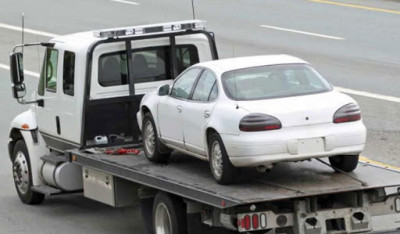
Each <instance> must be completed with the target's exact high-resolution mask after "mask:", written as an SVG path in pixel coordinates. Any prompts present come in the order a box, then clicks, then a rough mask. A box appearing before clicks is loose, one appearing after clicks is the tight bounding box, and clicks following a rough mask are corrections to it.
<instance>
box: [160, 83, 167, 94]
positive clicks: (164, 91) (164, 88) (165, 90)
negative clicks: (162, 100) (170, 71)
mask: <svg viewBox="0 0 400 234" xmlns="http://www.w3.org/2000/svg"><path fill="white" fill-rule="evenodd" d="M168 94H169V85H168V84H166V85H163V86H161V87H159V88H158V96H166V95H168Z"/></svg>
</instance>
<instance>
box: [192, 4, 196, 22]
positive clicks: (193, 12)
mask: <svg viewBox="0 0 400 234" xmlns="http://www.w3.org/2000/svg"><path fill="white" fill-rule="evenodd" d="M192 15H193V19H196V13H195V10H194V0H192Z"/></svg>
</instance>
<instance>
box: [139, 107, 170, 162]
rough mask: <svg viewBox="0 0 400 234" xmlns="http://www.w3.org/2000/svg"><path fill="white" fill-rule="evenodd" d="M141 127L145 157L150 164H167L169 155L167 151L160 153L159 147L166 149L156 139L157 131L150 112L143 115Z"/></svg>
mask: <svg viewBox="0 0 400 234" xmlns="http://www.w3.org/2000/svg"><path fill="white" fill-rule="evenodd" d="M142 126H143V129H142V139H143V149H144V153H145V155H146V157H147V158H148V159H149V160H150V161H152V162H156V163H167V162H168V160H169V158H170V155H171V153H170V152H168V151H169V150H164V151H163V152H161V151H160V148H161V147H162V148H163V149H167V147H166V146H165V145H163V143H162V142H161V141H160V140H159V139H158V134H157V129H156V126H155V124H154V120H153V116H152V115H151V113H150V112H148V113H146V114H145V115H144V118H143V124H142ZM165 151H167V152H165Z"/></svg>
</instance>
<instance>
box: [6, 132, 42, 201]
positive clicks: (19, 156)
mask: <svg viewBox="0 0 400 234" xmlns="http://www.w3.org/2000/svg"><path fill="white" fill-rule="evenodd" d="M12 169H13V175H14V183H15V188H16V189H17V193H18V196H19V198H20V200H21V201H22V202H23V203H25V204H30V205H34V204H40V203H42V202H43V200H44V194H41V193H37V192H34V191H32V185H33V184H32V173H31V171H32V169H31V163H30V160H29V153H28V148H27V147H26V144H25V142H24V140H18V141H17V143H16V144H15V147H14V152H13V168H12Z"/></svg>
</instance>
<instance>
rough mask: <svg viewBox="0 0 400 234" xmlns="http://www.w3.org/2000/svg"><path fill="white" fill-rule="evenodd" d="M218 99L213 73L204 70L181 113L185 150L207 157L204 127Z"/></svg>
mask: <svg viewBox="0 0 400 234" xmlns="http://www.w3.org/2000/svg"><path fill="white" fill-rule="evenodd" d="M217 98H218V84H217V82H216V77H215V75H214V73H213V72H212V71H210V70H208V69H205V70H204V71H203V73H202V74H201V76H200V78H199V79H198V81H197V83H196V86H195V89H194V91H193V94H192V96H191V98H190V100H189V101H188V102H187V104H186V106H185V112H184V113H183V133H184V142H185V147H186V149H187V150H189V151H191V152H193V153H196V154H200V155H202V156H204V157H206V155H207V153H206V152H207V142H206V137H205V134H206V133H205V132H206V127H207V124H208V122H209V120H210V118H211V115H212V112H213V109H214V107H215V105H216V103H217V102H216V101H217Z"/></svg>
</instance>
